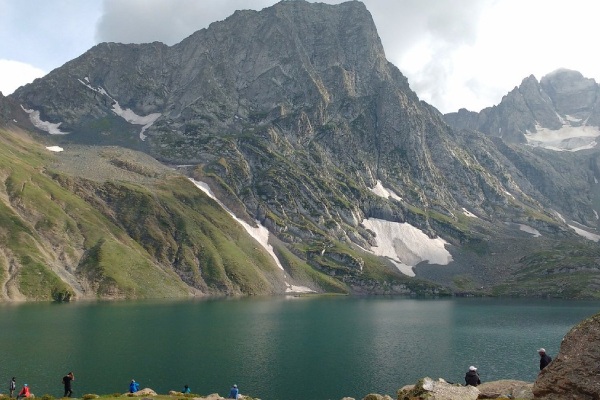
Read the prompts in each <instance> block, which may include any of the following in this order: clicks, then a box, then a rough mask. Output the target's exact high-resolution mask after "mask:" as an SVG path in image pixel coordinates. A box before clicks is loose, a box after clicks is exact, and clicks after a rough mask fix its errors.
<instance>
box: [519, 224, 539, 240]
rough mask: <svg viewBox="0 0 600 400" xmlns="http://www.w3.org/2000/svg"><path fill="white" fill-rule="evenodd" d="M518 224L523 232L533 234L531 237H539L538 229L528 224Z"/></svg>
mask: <svg viewBox="0 0 600 400" xmlns="http://www.w3.org/2000/svg"><path fill="white" fill-rule="evenodd" d="M518 225H519V229H520V230H522V231H523V232H527V233H531V234H532V235H533V237H540V236H542V234H541V233H540V231H538V230H537V229H535V228H533V227H531V226H529V225H523V224H518Z"/></svg>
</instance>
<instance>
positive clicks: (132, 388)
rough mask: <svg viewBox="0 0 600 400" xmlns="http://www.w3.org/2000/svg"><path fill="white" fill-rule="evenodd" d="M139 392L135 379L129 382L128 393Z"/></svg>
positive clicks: (138, 385)
mask: <svg viewBox="0 0 600 400" xmlns="http://www.w3.org/2000/svg"><path fill="white" fill-rule="evenodd" d="M139 390H140V384H139V383H137V382H136V381H135V379H132V380H131V383H130V384H129V393H135V392H137V391H139Z"/></svg>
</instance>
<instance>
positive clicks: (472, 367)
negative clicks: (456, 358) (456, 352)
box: [469, 365, 477, 371]
mask: <svg viewBox="0 0 600 400" xmlns="http://www.w3.org/2000/svg"><path fill="white" fill-rule="evenodd" d="M469 371H477V368H475V367H474V366H472V365H471V366H470V367H469Z"/></svg>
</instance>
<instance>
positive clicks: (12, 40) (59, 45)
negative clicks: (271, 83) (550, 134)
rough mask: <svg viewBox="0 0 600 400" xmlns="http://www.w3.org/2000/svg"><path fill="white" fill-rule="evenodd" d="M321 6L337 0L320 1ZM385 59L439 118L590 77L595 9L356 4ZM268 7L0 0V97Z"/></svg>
mask: <svg viewBox="0 0 600 400" xmlns="http://www.w3.org/2000/svg"><path fill="white" fill-rule="evenodd" d="M323 2H325V3H332V4H333V3H340V2H341V1H336V0H326V1H323ZM363 2H364V3H365V4H366V6H367V8H368V9H369V11H370V12H371V14H372V15H373V19H374V21H375V24H376V25H377V29H378V31H379V36H380V37H381V40H382V42H383V46H384V49H385V52H386V55H387V58H388V60H390V61H391V62H392V63H393V64H395V65H396V66H397V67H398V68H399V69H400V71H402V73H403V74H404V75H406V76H407V77H408V80H409V83H410V85H411V87H412V89H413V90H414V91H415V92H417V94H418V95H419V97H420V98H421V99H423V100H425V101H427V102H429V103H431V104H433V105H434V106H435V107H437V108H438V109H439V110H440V111H442V112H451V111H456V110H458V109H459V108H462V107H464V108H467V109H469V110H473V111H479V110H480V109H482V108H484V107H488V106H492V105H494V104H497V103H499V102H500V100H501V98H502V96H503V95H504V94H506V93H507V92H508V91H510V90H511V89H512V88H514V87H515V86H518V85H519V84H520V83H521V80H522V79H523V78H525V77H527V76H529V75H531V74H533V75H535V76H536V77H537V78H538V80H539V79H540V78H541V77H542V76H544V75H545V74H547V73H549V72H552V71H554V70H556V69H558V68H569V69H574V70H578V71H580V72H581V73H583V75H584V76H586V77H588V78H594V79H596V80H597V81H598V80H600V79H599V78H600V57H599V56H598V55H597V50H596V48H595V46H594V45H593V43H595V42H596V37H597V33H596V32H597V25H598V22H597V19H598V16H599V15H600V13H599V11H600V2H597V1H591V0H364V1H363ZM274 3H276V1H273V0H0V91H1V92H2V93H3V94H5V95H7V94H10V93H12V92H13V91H14V90H15V89H16V88H17V87H19V86H21V85H23V84H25V83H28V82H31V81H32V80H33V79H35V78H36V77H40V76H43V75H44V74H45V73H48V72H50V71H51V70H52V69H54V68H57V67H59V66H61V65H63V64H64V63H65V62H67V61H69V60H71V59H73V58H75V57H77V56H79V55H80V54H82V53H84V52H85V51H86V50H88V49H89V48H90V47H92V46H94V45H95V44H97V43H100V42H105V41H112V42H123V43H143V42H152V41H161V42H164V43H166V44H169V45H172V44H175V43H177V42H179V41H181V40H182V39H183V38H185V37H187V36H189V35H190V34H192V33H193V32H194V31H196V30H199V29H202V28H206V27H208V25H209V24H210V23H211V22H213V21H217V20H222V19H225V18H226V17H227V16H229V15H231V14H232V13H233V12H234V11H235V10H236V9H255V10H260V9H262V8H264V7H268V6H271V5H272V4H274Z"/></svg>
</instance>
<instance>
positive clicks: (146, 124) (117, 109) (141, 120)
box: [77, 77, 162, 141]
mask: <svg viewBox="0 0 600 400" xmlns="http://www.w3.org/2000/svg"><path fill="white" fill-rule="evenodd" d="M84 79H85V80H86V82H88V83H86V82H84V81H82V80H81V79H77V80H78V81H79V82H80V83H81V84H82V85H83V86H85V87H87V88H88V89H90V90H93V91H94V92H97V93H100V94H102V95H104V96H106V97H108V98H109V99H111V100H112V101H113V105H112V111H113V112H114V113H115V114H117V115H118V116H119V117H121V118H123V119H124V120H125V121H127V122H129V123H130V124H133V125H143V126H142V130H141V131H140V140H142V141H144V140H146V135H144V132H145V131H146V129H148V128H150V127H151V126H152V124H153V123H154V122H155V121H156V120H157V119H158V118H159V117H160V116H161V115H162V114H161V113H152V114H148V115H137V114H136V113H135V112H134V111H133V110H131V109H129V108H125V109H123V108H122V107H121V105H120V104H119V102H118V101H117V100H115V99H114V98H113V97H112V96H111V95H109V94H108V93H107V92H106V90H104V88H103V87H101V86H99V87H97V88H95V87H93V86H92V85H91V84H89V82H90V80H89V78H88V77H85V78H84Z"/></svg>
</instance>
